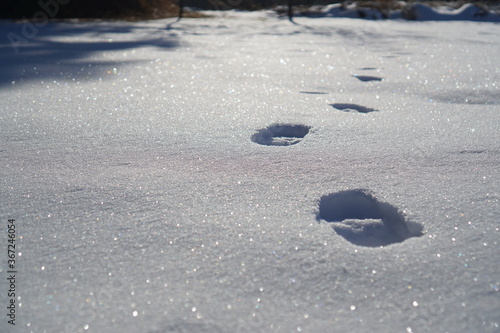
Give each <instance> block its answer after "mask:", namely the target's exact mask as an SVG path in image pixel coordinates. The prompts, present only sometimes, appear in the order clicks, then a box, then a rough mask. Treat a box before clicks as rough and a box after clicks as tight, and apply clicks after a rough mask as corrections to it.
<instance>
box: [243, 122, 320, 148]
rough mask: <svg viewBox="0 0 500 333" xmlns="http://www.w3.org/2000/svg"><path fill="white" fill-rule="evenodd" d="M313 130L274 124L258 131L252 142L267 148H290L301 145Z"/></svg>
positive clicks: (302, 126) (291, 125)
mask: <svg viewBox="0 0 500 333" xmlns="http://www.w3.org/2000/svg"><path fill="white" fill-rule="evenodd" d="M310 129H311V127H310V126H306V125H298V124H273V125H271V126H268V127H266V128H263V129H260V130H258V131H257V132H256V133H254V134H253V135H252V137H251V140H252V141H253V142H255V143H258V144H260V145H266V146H290V145H294V144H297V143H299V142H300V141H301V140H302V139H303V138H304V137H305V136H306V135H307V134H308V133H309V130H310Z"/></svg>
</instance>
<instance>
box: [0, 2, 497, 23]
mask: <svg viewBox="0 0 500 333" xmlns="http://www.w3.org/2000/svg"><path fill="white" fill-rule="evenodd" d="M179 1H183V4H184V6H186V7H194V8H200V9H209V10H210V9H215V10H226V9H233V8H236V9H243V10H258V9H264V8H274V7H276V6H280V5H286V4H287V1H288V0H2V3H1V4H0V18H9V19H33V18H34V19H38V20H40V19H44V18H45V16H44V15H46V16H47V18H107V19H128V20H141V19H155V18H163V17H172V16H175V15H177V12H178V4H179ZM408 2H413V0H409V1H408ZM420 2H423V3H428V4H430V3H433V4H448V5H453V6H454V7H458V6H460V5H462V4H464V3H466V2H475V3H479V4H482V5H489V4H498V3H499V0H480V1H474V0H473V1H467V0H449V1H436V0H420ZM332 3H344V4H350V3H357V4H358V5H359V6H368V7H374V8H378V9H388V8H391V7H393V6H397V4H398V3H399V4H401V2H399V1H397V0H358V1H354V0H352V1H335V0H292V4H293V5H294V6H312V5H326V4H332Z"/></svg>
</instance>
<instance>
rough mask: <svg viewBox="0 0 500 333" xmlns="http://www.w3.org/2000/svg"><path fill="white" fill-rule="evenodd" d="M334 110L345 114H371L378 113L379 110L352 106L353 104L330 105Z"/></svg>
mask: <svg viewBox="0 0 500 333" xmlns="http://www.w3.org/2000/svg"><path fill="white" fill-rule="evenodd" d="M330 106H332V107H333V108H334V109H337V110H340V111H344V112H359V113H370V112H375V111H378V110H377V109H373V108H369V107H366V106H363V105H358V104H352V103H334V104H330Z"/></svg>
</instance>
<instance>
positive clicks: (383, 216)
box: [251, 67, 423, 247]
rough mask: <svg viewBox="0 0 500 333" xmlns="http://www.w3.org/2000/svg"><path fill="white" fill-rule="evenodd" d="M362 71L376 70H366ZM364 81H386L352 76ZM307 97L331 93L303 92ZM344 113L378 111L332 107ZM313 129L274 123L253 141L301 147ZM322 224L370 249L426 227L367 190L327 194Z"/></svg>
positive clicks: (322, 201) (348, 105) (342, 105)
mask: <svg viewBox="0 0 500 333" xmlns="http://www.w3.org/2000/svg"><path fill="white" fill-rule="evenodd" d="M360 69H361V70H375V69H376V68H372V67H364V68H360ZM352 76H353V77H355V78H357V79H358V80H360V81H361V82H371V81H376V82H377V81H382V80H383V78H381V77H377V76H368V75H352ZM301 93H303V94H327V93H325V92H315V91H301ZM330 105H331V106H332V107H333V108H335V109H336V110H340V111H344V112H358V113H369V112H374V111H378V110H376V109H373V108H369V107H366V106H362V105H358V104H353V103H334V104H330ZM310 129H311V127H310V126H306V125H301V124H272V125H270V126H268V127H266V128H263V129H259V130H257V131H256V132H255V133H254V134H253V135H252V136H251V140H252V141H253V142H255V143H257V144H260V145H266V146H291V145H295V144H298V143H299V142H301V141H302V139H303V138H304V137H305V136H306V135H307V134H308V133H309V131H310ZM316 218H317V220H318V221H326V222H329V223H332V227H333V230H334V231H335V232H336V233H337V234H338V235H340V236H342V237H344V238H345V239H346V240H347V241H349V242H351V243H352V244H355V245H359V246H367V247H383V246H387V245H390V244H394V243H401V242H403V241H405V240H406V239H408V238H411V237H420V236H422V235H423V227H422V225H420V224H418V223H415V222H412V221H409V220H407V218H406V217H405V216H404V214H403V213H401V211H400V210H399V209H398V208H397V207H395V206H393V205H391V204H389V203H387V202H384V201H380V200H379V199H377V198H376V196H375V195H374V193H372V192H371V191H369V190H367V189H353V190H345V191H340V192H334V193H330V194H327V195H324V196H322V197H321V198H320V200H319V209H318V214H317V216H316Z"/></svg>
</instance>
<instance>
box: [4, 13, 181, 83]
mask: <svg viewBox="0 0 500 333" xmlns="http://www.w3.org/2000/svg"><path fill="white" fill-rule="evenodd" d="M113 23H114V22H110V24H109V25H108V24H105V23H103V22H94V23H83V24H82V23H55V22H50V23H47V24H46V25H44V26H42V25H41V24H39V26H36V25H35V24H33V23H30V22H24V23H23V22H19V23H13V22H3V23H0V63H1V64H2V66H1V67H0V87H2V86H5V85H11V84H12V83H13V82H15V83H16V84H17V83H20V82H27V81H30V80H34V79H38V80H40V79H41V80H45V79H58V80H64V79H67V80H69V79H76V80H80V79H89V78H97V75H102V73H103V72H104V68H106V69H107V68H109V67H110V66H112V65H113V67H115V66H116V65H123V64H128V63H134V62H137V61H138V60H123V61H103V58H102V57H99V58H100V59H99V60H97V58H95V59H96V60H94V59H93V58H91V56H92V55H93V54H98V53H102V52H112V51H121V50H132V49H138V48H142V47H157V48H161V49H165V50H172V49H174V48H176V47H179V45H180V43H179V41H178V40H177V38H176V36H175V35H173V34H169V33H168V32H164V33H163V34H162V35H158V34H153V33H148V31H142V32H141V33H140V34H138V35H137V36H135V35H134V32H137V31H140V29H144V27H140V26H137V25H134V24H133V23H121V24H113ZM144 32H146V34H144ZM104 34H107V35H109V36H112V37H113V38H112V39H111V38H109V39H106V38H104V37H103V35H104ZM144 35H146V36H149V38H141V37H144ZM82 36H83V37H82Z"/></svg>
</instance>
